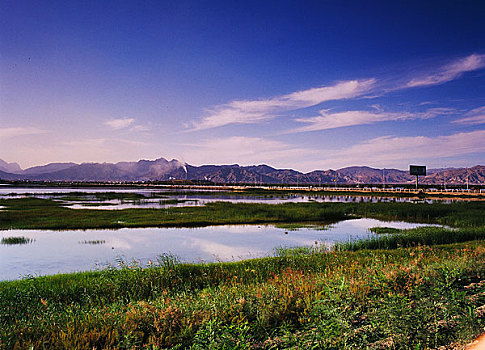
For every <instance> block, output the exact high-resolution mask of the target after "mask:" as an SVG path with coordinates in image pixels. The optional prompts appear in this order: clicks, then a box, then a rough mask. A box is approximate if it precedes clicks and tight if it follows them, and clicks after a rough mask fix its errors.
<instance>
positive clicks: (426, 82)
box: [406, 54, 485, 87]
mask: <svg viewBox="0 0 485 350" xmlns="http://www.w3.org/2000/svg"><path fill="white" fill-rule="evenodd" d="M483 67H485V55H479V54H473V55H469V56H467V57H464V58H461V59H458V60H456V61H454V62H452V63H450V64H448V65H446V66H443V67H441V68H440V69H438V70H437V71H435V72H432V73H429V74H426V75H424V76H422V77H419V78H414V79H411V80H410V81H409V82H408V83H407V84H406V86H407V87H417V86H430V85H438V84H443V83H446V82H448V81H451V80H454V79H456V78H458V77H460V76H461V75H462V74H463V73H466V72H471V71H474V70H477V69H481V68H483Z"/></svg>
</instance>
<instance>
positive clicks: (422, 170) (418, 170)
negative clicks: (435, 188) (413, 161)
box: [409, 165, 426, 190]
mask: <svg viewBox="0 0 485 350" xmlns="http://www.w3.org/2000/svg"><path fill="white" fill-rule="evenodd" d="M409 175H416V190H417V189H418V177H419V176H420V175H421V176H426V166H425V165H410V166H409Z"/></svg>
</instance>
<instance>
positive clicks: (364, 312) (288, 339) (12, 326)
mask: <svg viewBox="0 0 485 350" xmlns="http://www.w3.org/2000/svg"><path fill="white" fill-rule="evenodd" d="M155 265H157V264H153V265H152V267H149V268H141V267H139V266H137V265H133V264H124V268H122V269H108V270H104V271H98V272H85V273H77V274H67V275H56V276H49V277H39V278H32V279H25V280H19V281H10V282H1V283H0V344H1V345H2V346H3V347H4V348H6V349H11V348H19V349H28V348H29V347H31V346H32V347H33V348H35V349H67V348H69V349H74V348H77V349H92V348H97V349H142V348H144V349H166V348H173V349H181V348H187V349H245V348H247V349H249V348H251V349H284V348H293V349H300V348H304V349H309V348H319V349H320V348H323V349H365V348H379V346H381V345H383V344H384V343H392V346H393V348H395V349H424V348H438V347H439V346H446V345H449V344H450V343H455V342H465V341H468V340H469V339H470V338H471V337H472V336H474V335H476V334H478V333H479V332H480V331H481V330H482V329H483V327H484V326H485V322H484V320H483V318H480V313H479V310H480V309H479V307H480V306H481V305H483V304H484V303H485V297H484V296H483V292H484V291H485V283H483V282H481V281H483V280H484V279H485V243H484V242H472V243H461V244H454V245H447V246H434V247H425V246H420V247H414V248H408V249H398V250H386V251H372V250H364V251H357V252H334V253H324V254H322V253H316V252H303V253H302V254H286V255H283V256H278V257H274V258H265V259H255V260H247V261H242V262H237V263H215V264H196V265H192V264H179V263H177V261H174V260H173V259H171V258H170V257H164V258H163V259H161V261H160V264H158V265H157V266H155Z"/></svg>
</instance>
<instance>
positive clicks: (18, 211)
mask: <svg viewBox="0 0 485 350" xmlns="http://www.w3.org/2000/svg"><path fill="white" fill-rule="evenodd" d="M0 205H4V206H5V207H6V208H7V209H6V210H4V211H2V212H0V229H14V228H15V229H88V228H121V227H182V226H183V227H193V226H207V225H222V224H240V223H246V224H251V223H253V224H257V223H278V222H280V223H282V222H335V221H339V220H343V219H346V218H348V216H347V214H346V213H345V211H342V210H341V209H340V208H337V207H333V206H327V205H321V204H315V203H302V204H296V203H286V204H278V205H269V204H246V203H237V204H233V203H223V202H216V203H209V204H207V205H205V206H199V207H172V208H164V209H124V210H94V209H91V210H90V209H69V208H64V207H62V206H60V205H59V203H56V202H55V201H52V200H48V199H40V198H22V199H8V200H3V201H0Z"/></svg>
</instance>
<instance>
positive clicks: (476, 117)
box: [453, 106, 485, 125]
mask: <svg viewBox="0 0 485 350" xmlns="http://www.w3.org/2000/svg"><path fill="white" fill-rule="evenodd" d="M453 123H455V124H463V125H478V124H485V106H483V107H479V108H475V109H472V110H471V111H469V112H468V113H466V114H465V115H464V118H460V119H456V120H454V121H453Z"/></svg>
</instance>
